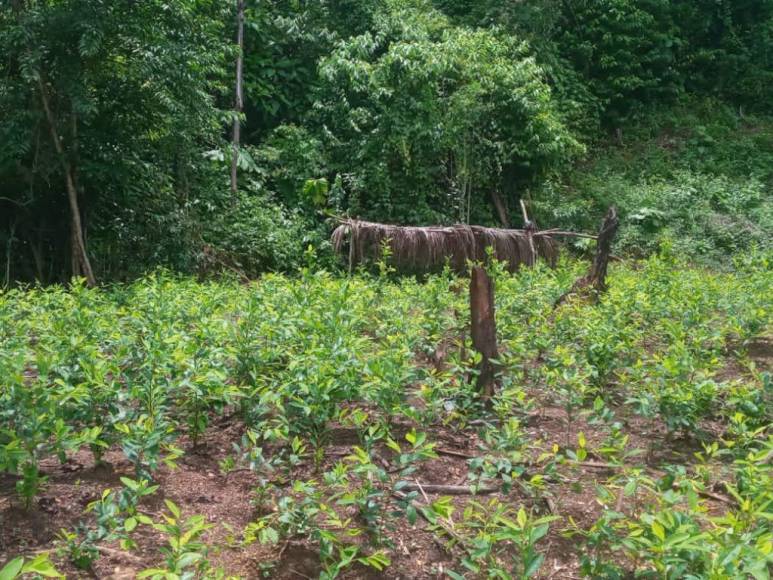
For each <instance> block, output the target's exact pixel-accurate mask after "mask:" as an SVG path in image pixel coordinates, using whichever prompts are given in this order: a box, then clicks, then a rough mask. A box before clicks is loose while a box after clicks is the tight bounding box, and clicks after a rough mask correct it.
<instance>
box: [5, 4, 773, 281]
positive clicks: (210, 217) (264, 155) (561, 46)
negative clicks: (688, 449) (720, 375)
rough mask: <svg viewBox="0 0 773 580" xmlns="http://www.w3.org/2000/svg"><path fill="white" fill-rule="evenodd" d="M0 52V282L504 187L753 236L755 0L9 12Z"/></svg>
mask: <svg viewBox="0 0 773 580" xmlns="http://www.w3.org/2000/svg"><path fill="white" fill-rule="evenodd" d="M0 54H2V55H3V58H2V59H0V184H2V190H0V209H1V210H2V211H1V212H0V245H2V250H3V251H2V255H3V258H2V259H3V264H4V268H3V282H4V283H5V284H6V285H8V284H10V283H12V282H14V281H25V282H29V281H33V280H38V281H40V282H43V283H51V282H56V281H66V280H68V279H69V278H70V277H71V276H72V275H73V274H75V275H83V276H85V277H86V278H88V280H89V282H90V283H94V282H95V281H110V280H121V279H127V278H131V277H135V276H137V275H139V274H141V273H142V272H145V271H148V270H150V269H153V268H154V267H158V266H162V267H166V268H171V269H173V270H175V271H180V272H189V273H193V272H198V273H200V274H209V273H213V272H218V271H225V270H238V271H240V272H243V273H245V274H246V275H247V276H254V275H256V274H258V273H260V272H264V271H267V270H274V271H276V270H293V269H294V268H296V267H297V266H298V265H299V264H300V263H301V262H302V256H303V252H304V251H305V250H306V248H307V247H308V245H310V244H311V245H312V246H314V247H315V248H316V249H317V250H318V251H319V252H320V254H321V255H322V256H325V255H329V253H328V252H327V249H328V246H327V244H326V241H325V240H326V239H327V236H328V234H329V231H330V225H331V224H330V221H329V219H330V218H331V217H332V216H339V217H340V216H351V217H359V218H365V219H371V220H374V221H382V222H388V223H402V224H417V225H427V224H445V223H479V224H484V225H505V226H513V227H515V226H519V225H520V213H519V211H518V204H519V200H520V199H526V200H528V201H529V203H530V206H531V207H532V208H533V211H534V212H536V214H535V215H536V221H537V222H538V223H539V224H540V225H542V226H545V227H551V226H555V227H573V228H575V229H587V228H590V227H593V228H595V224H596V221H597V220H598V218H599V216H600V215H601V214H602V213H603V211H604V209H605V208H606V206H608V205H609V204H610V203H613V202H614V203H616V204H617V205H618V206H619V209H620V212H621V217H622V219H623V229H622V233H621V236H620V239H619V240H618V246H619V251H620V252H621V253H624V252H633V253H636V254H638V255H642V254H647V253H650V252H651V251H653V250H654V249H656V248H657V247H658V245H659V244H660V242H661V241H662V239H664V238H668V237H672V238H675V239H676V240H677V243H678V245H679V247H680V249H681V250H682V251H684V252H686V253H687V254H688V255H690V256H695V257H697V258H701V259H704V260H705V261H707V262H716V261H717V260H720V261H721V260H722V259H723V258H725V257H726V256H727V255H728V254H729V253H734V252H736V251H738V250H739V249H744V248H748V247H751V246H752V245H758V246H759V245H762V246H765V245H768V244H769V243H770V239H769V233H770V231H771V226H772V225H773V221H771V220H772V219H773V218H771V206H770V186H771V185H770V184H771V179H772V176H773V137H772V136H771V131H773V129H771V117H770V114H771V112H772V111H771V109H772V108H773V98H771V94H770V87H771V85H773V64H772V63H771V60H773V3H771V2H770V1H769V0H743V1H730V0H719V1H715V0H677V1H666V0H646V1H643V2H634V1H632V0H603V1H593V2H591V1H581V0H565V1H558V0H537V1H533V2H496V1H488V0H474V1H473V0H458V1H457V0H436V1H435V2H434V3H433V2H430V1H428V0H399V1H398V0H362V1H355V0H340V1H319V2H303V1H287V2H285V1H276V2H275V1H268V0H267V1H261V2H252V1H249V0H246V1H245V2H243V3H240V2H237V1H234V2H231V3H229V2H217V1H213V0H171V1H166V0H165V1H160V0H147V1H143V2H135V1H133V0H118V1H111V2H103V1H96V0H68V1H56V2H54V1H33V0H6V1H4V2H3V3H2V11H0ZM232 172H233V177H232Z"/></svg>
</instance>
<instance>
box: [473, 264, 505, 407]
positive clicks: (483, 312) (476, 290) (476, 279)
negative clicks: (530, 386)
mask: <svg viewBox="0 0 773 580" xmlns="http://www.w3.org/2000/svg"><path fill="white" fill-rule="evenodd" d="M494 314H495V310H494V282H493V281H492V280H491V278H490V277H489V275H488V273H487V272H486V269H485V268H484V267H483V266H473V268H472V277H471V278H470V323H471V330H470V334H471V335H472V345H473V347H474V348H475V350H477V351H478V352H479V353H480V354H481V360H480V363H479V364H478V382H477V387H478V390H479V392H480V394H481V397H482V399H483V400H484V401H488V400H489V399H491V397H492V396H493V395H494V388H495V387H496V370H497V369H496V365H495V363H494V362H493V361H492V359H494V360H496V359H497V358H498V357H499V350H498V348H497V324H496V319H495V318H494Z"/></svg>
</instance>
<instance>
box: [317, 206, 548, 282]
mask: <svg viewBox="0 0 773 580" xmlns="http://www.w3.org/2000/svg"><path fill="white" fill-rule="evenodd" d="M529 234H530V232H528V231H526V230H509V229H497V228H485V227H482V226H467V225H454V226H432V227H414V226H394V225H388V224H379V223H374V222H366V221H360V220H352V219H349V220H342V221H341V225H339V226H338V227H337V228H336V229H335V231H333V235H332V242H333V247H334V249H335V251H336V252H337V253H339V254H341V255H348V261H349V267H350V268H352V267H354V266H356V265H357V264H361V263H364V262H367V261H369V260H370V261H375V260H378V259H379V258H380V257H381V255H382V246H383V245H384V244H388V246H389V249H390V262H391V265H393V266H394V267H395V268H397V270H398V271H400V272H432V271H438V270H442V268H443V267H444V266H445V264H446V262H448V263H449V265H450V266H451V268H452V269H453V270H455V271H457V272H465V271H466V269H467V264H468V262H469V261H473V262H486V261H487V259H488V256H487V250H486V249H487V248H489V247H490V248H492V250H493V255H494V257H495V258H496V259H497V260H500V261H502V262H505V263H506V264H507V268H508V269H509V270H510V271H511V272H512V271H515V270H517V269H518V268H519V267H520V266H521V264H526V265H531V264H533V263H534V261H535V260H536V259H538V258H541V259H543V260H546V261H548V262H549V263H550V264H551V265H552V264H554V263H555V259H556V244H555V242H554V240H553V239H551V238H550V236H548V235H541V233H540V232H531V234H532V235H529ZM347 242H348V244H347Z"/></svg>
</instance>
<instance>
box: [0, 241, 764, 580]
mask: <svg viewBox="0 0 773 580" xmlns="http://www.w3.org/2000/svg"><path fill="white" fill-rule="evenodd" d="M584 268H585V264H581V263H574V262H562V263H561V264H560V265H559V267H558V268H556V269H555V270H551V269H548V268H546V267H543V266H538V267H536V268H534V269H531V270H523V271H521V272H519V273H518V274H515V275H509V274H506V273H504V272H501V271H497V272H494V276H495V279H496V287H497V325H498V333H499V337H500V341H501V350H502V356H501V360H500V361H499V362H500V364H501V367H500V369H501V378H500V389H499V392H498V394H497V396H496V398H495V400H494V401H493V404H492V405H491V406H490V407H489V408H486V407H485V406H484V405H482V404H481V403H480V401H479V399H478V396H477V393H476V392H475V389H474V381H473V380H471V379H473V378H474V376H473V375H474V367H475V362H476V361H475V355H474V352H473V350H472V349H471V348H470V345H469V336H468V319H469V312H468V304H467V294H466V282H465V281H464V280H462V279H458V278H456V277H454V276H452V275H450V274H449V275H440V276H432V277H428V278H426V279H424V280H421V281H417V280H415V279H412V278H402V279H397V280H395V279H391V278H390V277H389V276H387V275H382V276H369V275H366V274H359V275H356V276H353V277H351V278H346V277H337V276H333V275H331V274H327V273H324V272H313V271H312V270H306V271H302V272H301V273H300V274H299V275H298V276H296V277H284V276H278V275H267V276H264V277H263V278H262V279H261V280H260V281H258V282H255V283H252V284H249V285H243V284H239V283H237V282H229V281H222V282H217V283H199V282H196V281H193V280H190V279H181V278H173V277H170V276H167V275H164V274H158V275H153V276H149V277H146V278H144V279H142V280H140V281H138V282H136V283H133V284H131V285H116V286H113V287H110V288H108V289H97V290H91V289H86V288H82V287H75V288H72V289H69V290H65V289H63V288H61V287H52V288H48V289H45V290H43V289H29V290H24V291H21V290H14V291H9V292H4V293H2V294H0V377H1V379H2V383H0V472H2V474H1V475H0V562H4V561H7V560H10V559H12V558H13V557H15V556H17V555H24V556H26V557H27V560H26V562H29V561H30V559H32V558H34V557H35V555H37V554H40V553H41V552H42V551H47V550H52V551H51V555H50V559H51V561H52V562H53V564H54V565H55V566H56V568H57V569H58V570H59V571H61V572H62V573H66V575H67V576H68V577H72V578H76V577H84V578H88V577H94V576H96V577H99V578H107V577H113V578H132V577H136V576H137V575H139V577H154V578H178V577H179V578H198V577H206V578H216V577H228V576H240V577H243V578H255V577H259V576H260V575H262V574H263V575H265V576H266V577H271V578H304V577H317V576H319V577H322V578H333V577H336V576H340V577H344V578H375V577H383V578H440V577H451V578H461V577H465V578H486V577H494V578H510V577H513V578H521V577H541V578H572V577H580V576H588V577H594V578H624V577H630V576H631V575H632V574H634V573H635V574H638V576H640V577H647V578H649V577H652V578H674V579H676V578H688V577H700V578H729V577H737V578H745V577H750V576H751V577H755V578H768V577H769V568H770V565H771V563H772V562H773V481H772V473H771V472H772V468H771V460H772V458H773V433H771V404H770V403H771V397H773V381H772V379H771V370H772V369H773V339H772V338H771V327H770V323H771V318H770V317H771V296H773V273H772V272H771V262H770V258H769V257H767V256H765V255H754V256H751V257H748V258H747V259H746V260H745V261H744V262H743V263H741V262H739V263H737V264H736V268H735V269H734V270H733V272H732V273H712V272H708V271H704V270H698V269H693V268H690V267H689V266H688V265H685V264H680V263H678V262H677V261H676V260H674V259H671V258H668V257H658V258H652V259H650V260H648V261H644V262H636V263H630V264H620V263H618V264H615V265H614V267H613V268H612V271H611V277H610V289H609V291H608V293H607V294H606V295H604V296H603V298H602V300H601V302H600V303H599V304H595V305H594V304H589V303H586V302H576V301H575V302H571V301H570V302H569V303H567V304H564V305H562V306H560V307H559V308H557V309H554V307H553V304H554V302H555V300H556V299H557V298H558V297H559V296H560V295H561V294H562V293H563V292H564V291H565V290H566V289H567V288H568V287H569V286H571V283H572V281H573V280H574V279H575V277H576V276H577V275H578V274H579V273H580V272H581V271H582V270H583V269H584ZM38 563H39V564H40V566H41V567H43V568H44V567H45V564H44V562H43V561H42V560H39V562H38ZM43 568H41V569H43ZM143 571H144V572H143ZM0 576H2V573H0ZM10 577H11V578H12V577H13V576H10ZM3 578H4V577H3Z"/></svg>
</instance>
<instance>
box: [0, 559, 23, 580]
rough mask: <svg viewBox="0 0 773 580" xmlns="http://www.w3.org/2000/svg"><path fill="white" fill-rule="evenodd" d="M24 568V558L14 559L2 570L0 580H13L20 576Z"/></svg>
mask: <svg viewBox="0 0 773 580" xmlns="http://www.w3.org/2000/svg"><path fill="white" fill-rule="evenodd" d="M22 566H24V558H22V557H21V556H19V557H18V558H14V559H13V560H11V561H10V562H8V563H7V564H6V565H5V566H3V569H2V570H0V580H13V579H14V578H16V576H18V574H19V572H20V571H21V569H22Z"/></svg>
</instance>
